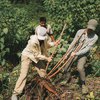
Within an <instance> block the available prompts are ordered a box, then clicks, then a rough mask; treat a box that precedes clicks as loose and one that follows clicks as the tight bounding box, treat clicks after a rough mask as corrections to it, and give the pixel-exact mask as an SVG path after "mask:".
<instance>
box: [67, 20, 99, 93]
mask: <svg viewBox="0 0 100 100" xmlns="http://www.w3.org/2000/svg"><path fill="white" fill-rule="evenodd" d="M97 25H98V22H97V20H95V19H91V20H89V21H88V25H87V28H86V29H80V30H79V31H77V33H76V36H75V38H74V39H73V41H72V43H71V44H70V46H69V48H68V50H70V49H71V48H73V47H75V43H76V42H75V41H77V38H78V37H80V39H79V41H78V43H81V42H82V41H83V40H84V42H83V46H82V47H81V49H80V50H79V51H78V52H72V53H71V57H73V56H74V57H77V61H78V63H77V69H78V72H79V74H80V80H81V87H82V93H83V94H87V93H88V88H87V86H86V83H85V69H84V65H85V63H86V60H87V55H88V53H89V51H90V49H91V48H92V46H93V45H94V44H95V42H96V41H97V40H98V36H97V35H96V34H95V29H96V27H97Z"/></svg>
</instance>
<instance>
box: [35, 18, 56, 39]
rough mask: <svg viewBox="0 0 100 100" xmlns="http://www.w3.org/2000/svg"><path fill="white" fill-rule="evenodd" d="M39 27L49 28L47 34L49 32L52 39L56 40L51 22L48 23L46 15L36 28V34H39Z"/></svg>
mask: <svg viewBox="0 0 100 100" xmlns="http://www.w3.org/2000/svg"><path fill="white" fill-rule="evenodd" d="M39 27H44V28H46V29H47V34H48V36H50V38H51V41H55V39H54V36H53V32H52V29H51V26H50V25H49V24H48V25H47V21H46V18H45V17H40V25H38V26H37V27H36V30H35V33H36V34H37V29H38V28H39Z"/></svg>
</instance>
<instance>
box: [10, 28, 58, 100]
mask: <svg viewBox="0 0 100 100" xmlns="http://www.w3.org/2000/svg"><path fill="white" fill-rule="evenodd" d="M46 32H47V30H46V29H45V28H44V27H39V28H38V30H37V35H32V36H31V37H30V40H29V41H28V44H27V46H26V48H25V49H24V50H23V51H22V56H21V72H20V76H19V78H18V81H17V83H16V86H15V89H14V92H13V95H12V98H11V100H17V95H18V94H20V93H22V91H23V88H24V86H25V84H26V77H27V73H28V70H29V66H30V64H31V63H32V61H33V64H34V66H35V68H36V70H37V72H38V74H39V75H40V77H45V75H46V71H45V70H44V68H45V66H44V65H43V63H42V61H41V60H46V61H48V62H50V61H51V60H52V58H51V57H47V46H48V45H49V46H54V45H58V41H56V42H51V43H49V44H48V43H47V34H46ZM41 46H43V48H41Z"/></svg>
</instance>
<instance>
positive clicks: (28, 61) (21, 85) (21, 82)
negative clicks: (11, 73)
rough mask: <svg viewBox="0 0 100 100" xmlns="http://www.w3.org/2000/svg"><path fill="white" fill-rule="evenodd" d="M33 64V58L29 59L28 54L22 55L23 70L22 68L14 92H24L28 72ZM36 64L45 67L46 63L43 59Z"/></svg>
mask: <svg viewBox="0 0 100 100" xmlns="http://www.w3.org/2000/svg"><path fill="white" fill-rule="evenodd" d="M31 64H32V60H31V59H29V58H28V57H27V56H23V55H22V57H21V70H20V76H19V78H18V80H17V82H16V85H15V89H14V92H13V93H14V94H16V95H18V94H20V93H22V91H23V89H24V87H25V84H26V77H27V73H28V70H29V67H30V65H31ZM33 65H34V66H36V67H38V68H39V67H40V68H41V67H45V65H44V64H43V62H42V61H39V62H38V63H37V64H36V63H33Z"/></svg>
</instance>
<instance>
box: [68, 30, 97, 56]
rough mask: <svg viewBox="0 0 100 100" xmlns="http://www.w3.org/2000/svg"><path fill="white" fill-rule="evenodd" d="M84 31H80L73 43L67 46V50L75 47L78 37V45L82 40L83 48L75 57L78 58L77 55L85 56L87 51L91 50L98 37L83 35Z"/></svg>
mask: <svg viewBox="0 0 100 100" xmlns="http://www.w3.org/2000/svg"><path fill="white" fill-rule="evenodd" d="M85 30H86V29H80V30H79V31H78V32H77V33H76V35H75V38H74V40H73V42H72V43H71V45H70V46H69V49H70V48H72V47H73V46H75V43H76V42H75V41H76V40H77V38H78V37H80V36H81V35H82V36H81V37H80V39H79V43H80V42H82V41H83V40H84V43H83V46H82V48H81V49H80V50H79V51H78V52H76V55H77V56H79V55H83V54H86V53H87V52H89V50H90V49H91V47H92V46H93V45H94V44H95V42H96V41H97V40H98V36H97V35H96V34H94V33H93V34H91V35H90V34H88V35H87V34H83V33H84V32H86V31H85Z"/></svg>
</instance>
